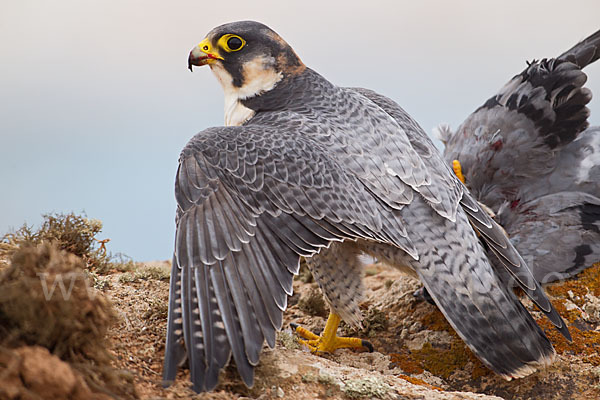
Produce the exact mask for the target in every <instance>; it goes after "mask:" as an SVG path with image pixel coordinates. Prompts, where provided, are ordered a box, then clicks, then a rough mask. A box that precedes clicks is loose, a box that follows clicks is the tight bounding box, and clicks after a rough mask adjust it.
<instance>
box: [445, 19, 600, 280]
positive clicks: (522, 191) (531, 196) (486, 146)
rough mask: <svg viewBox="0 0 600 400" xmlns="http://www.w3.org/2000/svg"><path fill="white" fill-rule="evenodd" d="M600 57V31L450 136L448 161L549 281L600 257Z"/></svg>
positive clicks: (505, 91)
mask: <svg viewBox="0 0 600 400" xmlns="http://www.w3.org/2000/svg"><path fill="white" fill-rule="evenodd" d="M599 58H600V31H598V32H596V33H594V34H593V35H591V36H589V37H588V38H587V39H585V40H583V41H582V42H580V43H578V44H576V45H575V46H574V47H573V48H571V49H569V50H567V51H566V52H564V53H563V54H562V55H560V56H559V57H557V58H555V59H550V60H547V59H544V60H541V61H533V62H531V63H529V65H528V67H527V68H526V69H525V70H524V71H523V72H522V73H520V74H518V75H516V76H515V77H514V78H512V79H511V80H510V81H509V82H508V83H507V84H506V85H505V86H504V87H503V88H502V89H501V90H500V92H499V93H498V94H496V95H495V96H493V97H492V98H490V99H489V100H488V101H487V102H486V103H485V104H483V105H482V106H481V107H480V108H478V109H477V110H476V111H475V112H474V113H473V114H471V115H470V116H469V117H468V118H467V119H466V120H465V122H463V124H462V125H461V126H460V127H459V128H458V129H457V131H456V132H451V131H449V130H447V129H446V130H443V131H442V132H441V133H442V140H443V141H444V142H445V145H446V148H445V149H444V158H445V159H446V162H448V163H451V162H452V160H454V159H457V160H459V161H460V163H461V165H462V167H463V174H464V175H465V179H466V182H467V186H468V187H469V189H470V190H471V192H472V193H473V194H474V195H475V197H476V198H477V200H479V201H480V202H482V203H484V204H485V205H487V206H489V207H490V208H491V209H492V210H493V211H494V212H495V213H496V215H497V220H498V221H499V222H500V223H501V225H502V226H503V227H504V228H505V229H506V231H507V233H508V234H509V236H510V237H511V239H512V240H513V243H514V244H515V246H516V247H517V249H518V250H519V252H520V253H521V254H522V255H523V256H524V257H525V258H526V259H527V261H528V263H529V264H530V266H531V268H532V271H533V274H534V276H535V278H536V279H537V280H538V281H540V282H550V281H553V280H556V279H562V278H567V277H569V276H572V275H574V274H576V273H578V272H580V271H581V270H582V269H583V268H585V267H586V266H589V265H591V264H592V263H593V262H596V261H598V260H600V245H599V244H598V243H600V228H599V226H600V217H599V215H600V208H599V207H598V201H600V129H598V128H588V125H589V124H588V121H587V118H588V116H589V113H590V112H589V109H588V108H587V104H588V103H589V101H590V100H591V97H592V94H591V92H590V91H589V90H588V89H587V88H585V87H584V84H585V82H586V80H587V77H586V75H585V73H584V72H583V71H582V69H583V68H584V67H585V66H587V65H589V64H591V63H593V62H595V61H596V60H598V59H599ZM551 238H553V239H554V240H556V241H555V242H553V243H554V245H551V242H550V239H551Z"/></svg>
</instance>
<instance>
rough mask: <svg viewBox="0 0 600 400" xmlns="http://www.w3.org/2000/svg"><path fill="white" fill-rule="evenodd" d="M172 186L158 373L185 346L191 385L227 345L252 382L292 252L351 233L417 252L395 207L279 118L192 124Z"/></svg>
mask: <svg viewBox="0 0 600 400" xmlns="http://www.w3.org/2000/svg"><path fill="white" fill-rule="evenodd" d="M175 193H176V198H177V203H178V213H177V233H176V242H175V255H174V262H173V273H172V278H171V279H172V280H171V292H170V307H169V317H168V333H167V345H166V355H165V368H164V380H165V381H166V382H169V381H172V380H173V379H174V378H175V374H176V369H177V365H178V364H179V363H180V362H181V361H182V359H183V358H184V356H185V354H186V353H187V357H188V359H189V364H190V372H191V379H192V382H193V383H194V389H195V390H196V391H206V390H211V389H213V388H214V387H215V386H216V384H217V378H218V373H219V370H220V369H221V368H222V367H223V366H224V365H225V364H226V363H227V362H228V360H229V358H230V356H231V355H232V356H233V359H234V360H235V363H236V366H237V368H238V371H239V373H240V375H241V377H242V378H243V380H244V382H245V383H246V384H247V385H248V386H251V385H252V382H253V367H254V366H255V365H256V364H257V363H258V360H259V353H260V351H261V348H262V346H263V343H264V342H265V341H266V342H267V344H268V345H269V346H271V347H273V346H274V344H275V331H276V330H278V329H279V328H280V327H281V324H282V313H283V310H284V309H285V307H286V298H287V296H288V295H291V294H292V277H293V274H295V273H297V271H298V267H299V259H300V256H310V255H312V254H314V253H315V252H317V251H319V249H320V248H322V247H324V246H327V245H328V244H329V243H330V242H331V241H334V240H343V239H357V238H365V239H371V240H376V241H384V242H387V243H392V244H395V245H396V246H398V247H399V248H402V249H404V250H405V251H407V252H408V253H409V254H412V255H413V256H414V257H416V256H417V255H416V251H415V250H414V247H413V245H412V243H411V242H410V240H409V239H408V238H407V237H406V231H405V229H404V227H402V226H401V225H400V222H399V221H401V220H400V219H399V218H397V216H394V213H396V212H397V210H394V209H391V208H389V207H387V206H384V204H385V202H383V201H382V200H380V199H378V198H377V197H376V196H373V194H372V192H371V191H370V190H369V189H368V187H367V186H366V185H365V184H363V182H361V180H360V179H359V178H358V177H357V176H356V175H355V174H352V173H348V172H346V170H345V169H344V168H342V167H340V165H339V163H338V162H337V161H335V160H333V159H332V158H331V157H330V156H329V155H328V150H327V149H325V148H323V147H321V146H320V145H319V144H318V143H316V142H311V141H309V140H308V139H307V140H304V139H303V137H302V135H289V134H288V133H287V132H286V130H285V129H282V128H281V126H280V127H279V128H277V129H276V128H273V127H269V126H260V125H258V126H257V125H246V126H241V127H224V128H211V129H207V130H205V131H203V132H201V133H200V134H198V135H196V136H195V137H194V138H193V139H192V140H191V141H190V142H189V143H188V145H187V146H186V148H185V149H184V150H183V152H182V155H181V158H180V162H179V169H178V172H177V178H176V186H175ZM182 338H183V339H184V340H185V346H186V348H185V349H184V348H183V347H182Z"/></svg>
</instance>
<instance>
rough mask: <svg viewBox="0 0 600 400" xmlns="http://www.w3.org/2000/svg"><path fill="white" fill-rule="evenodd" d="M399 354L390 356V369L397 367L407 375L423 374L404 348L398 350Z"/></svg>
mask: <svg viewBox="0 0 600 400" xmlns="http://www.w3.org/2000/svg"><path fill="white" fill-rule="evenodd" d="M400 351H401V352H400V353H392V354H390V360H391V361H392V367H396V366H397V367H399V368H400V369H401V370H402V371H404V372H406V373H407V374H420V373H422V372H423V368H422V367H421V365H420V363H418V362H417V361H415V360H414V358H412V356H411V354H410V351H408V349H406V348H404V347H403V348H402V349H400Z"/></svg>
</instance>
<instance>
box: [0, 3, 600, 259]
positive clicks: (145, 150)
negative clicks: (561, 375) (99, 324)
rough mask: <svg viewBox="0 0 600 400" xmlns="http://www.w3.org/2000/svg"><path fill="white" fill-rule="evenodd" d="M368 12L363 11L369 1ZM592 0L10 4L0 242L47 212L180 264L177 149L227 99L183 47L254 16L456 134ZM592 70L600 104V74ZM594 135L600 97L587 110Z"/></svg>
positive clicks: (133, 250) (571, 27) (1, 31)
mask: <svg viewBox="0 0 600 400" xmlns="http://www.w3.org/2000/svg"><path fill="white" fill-rule="evenodd" d="M359 4H360V5H359ZM599 15H600V2H599V1H597V0H589V1H577V0H576V1H572V2H569V3H568V5H567V2H565V1H564V0H562V1H554V0H545V1H519V0H508V1H502V2H491V1H475V0H454V1H432V0H425V1H414V0H412V1H378V0H370V1H361V2H352V1H348V0H346V1H322V0H321V1H312V0H308V1H298V2H293V1H281V0H278V1H266V0H264V1H228V2H222V1H191V0H188V1H173V2H166V1H158V0H143V1H142V0H127V1H117V0H54V1H47V0H37V1H31V0H2V1H1V2H0V61H1V62H0V235H1V234H4V233H6V232H9V231H11V230H14V229H17V228H19V227H20V226H22V225H23V224H24V223H27V224H29V225H34V226H37V225H39V224H40V223H41V221H42V217H41V215H42V214H44V213H68V212H76V213H85V214H86V215H87V216H88V217H89V218H96V219H100V220H102V221H103V223H104V228H103V231H102V232H101V233H100V234H99V235H98V237H99V238H100V239H104V238H109V239H111V241H110V243H108V246H107V248H108V250H109V251H110V252H112V253H122V254H125V255H127V256H129V257H132V258H133V259H135V260H138V261H149V260H164V259H169V258H170V257H171V254H172V251H173V249H172V248H173V242H174V234H175V222H174V216H175V200H174V195H173V189H174V177H175V172H176V170H177V160H178V157H179V152H180V151H181V149H182V148H183V146H184V145H185V144H186V142H187V141H188V140H189V139H190V138H191V137H192V136H193V135H194V134H196V133H197V132H199V131H201V130H203V129H205V128H207V127H211V126H219V125H223V93H222V90H221V87H220V86H219V84H218V83H217V81H216V79H214V77H213V76H212V74H211V72H210V70H209V69H208V68H197V69H195V70H194V73H190V71H188V69H187V57H188V54H189V51H190V50H191V49H192V47H194V46H195V45H196V44H198V43H199V42H200V41H201V40H202V39H203V38H204V36H205V34H206V33H207V32H208V31H210V30H211V29H212V28H213V27H215V26H217V25H220V24H223V23H226V22H231V21H236V20H248V19H251V20H257V21H260V22H263V23H265V24H267V25H269V26H270V27H271V28H273V29H274V30H275V31H277V32H278V33H279V34H280V35H281V36H282V37H283V38H284V39H285V40H286V41H287V42H288V43H289V44H290V45H291V46H292V47H293V48H294V49H295V50H296V52H297V53H298V55H299V56H300V57H301V59H302V60H303V62H304V63H305V64H306V65H308V66H309V67H311V68H312V69H314V70H316V71H317V72H319V73H321V74H322V75H324V76H325V77H326V78H328V79H329V80H330V81H332V82H333V83H335V84H337V85H340V86H360V87H366V88H370V89H374V90H376V91H378V92H380V93H382V94H385V95H387V96H389V97H391V98H392V99H394V100H395V101H397V102H398V103H399V104H400V105H401V106H402V107H403V108H404V109H406V110H407V111H408V112H409V113H410V114H411V115H412V116H413V117H414V118H415V119H416V120H417V121H419V123H420V124H421V125H422V126H423V128H424V129H425V130H426V131H427V132H431V131H432V128H434V127H435V126H437V125H438V124H440V123H442V122H445V123H449V124H450V126H451V127H453V128H456V127H457V126H458V125H459V124H460V123H461V122H462V121H463V120H464V119H465V118H466V117H467V116H468V115H469V114H470V113H471V112H472V111H474V110H475V109H476V108H477V107H478V106H479V105H481V104H482V103H483V102H484V101H485V100H487V99H488V98H489V97H491V96H492V95H493V94H494V93H495V92H496V91H497V90H498V89H499V88H500V87H501V86H502V85H503V84H504V83H505V82H506V81H508V80H509V79H510V78H511V77H512V76H514V75H515V74H517V73H519V72H521V71H522V70H523V68H524V67H525V61H526V60H531V59H533V58H536V59H539V58H544V57H554V56H557V55H559V54H561V53H562V52H563V51H564V50H566V49H568V48H570V47H571V46H572V45H574V44H575V43H576V42H577V41H579V40H581V39H583V38H585V37H586V36H588V35H589V34H591V33H593V32H595V31H596V30H598V29H600V22H598V21H599V20H598V16H599ZM597 64H598V65H592V66H590V67H588V68H586V70H585V71H586V72H587V74H588V76H589V80H588V84H587V87H589V88H590V89H591V90H592V91H593V92H594V93H596V94H598V97H600V63H597ZM590 109H591V110H592V116H591V119H590V120H591V122H592V124H595V125H598V124H600V101H599V100H598V99H595V100H593V101H592V103H591V105H590Z"/></svg>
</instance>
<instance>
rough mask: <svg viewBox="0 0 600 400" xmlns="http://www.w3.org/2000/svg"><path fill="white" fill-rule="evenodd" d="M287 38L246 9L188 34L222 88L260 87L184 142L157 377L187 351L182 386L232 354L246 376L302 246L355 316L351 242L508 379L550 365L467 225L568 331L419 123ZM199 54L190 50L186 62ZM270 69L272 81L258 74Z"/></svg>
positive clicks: (205, 382) (356, 277) (278, 311)
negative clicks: (322, 70) (229, 50)
mask: <svg viewBox="0 0 600 400" xmlns="http://www.w3.org/2000/svg"><path fill="white" fill-rule="evenodd" d="M229 34H235V35H239V36H240V37H243V38H244V39H245V40H246V42H247V43H248V49H249V51H256V50H252V49H255V48H254V47H251V46H253V44H254V43H255V42H254V41H260V43H261V44H260V46H259V48H260V49H261V51H260V52H259V53H260V54H258V55H256V57H257V58H254V59H252V60H254V61H253V62H251V63H250V64H248V62H249V61H248V58H247V57H246V58H242V57H241V56H240V57H239V58H230V59H228V56H229V54H226V53H225V52H220V53H216V50H213V49H214V48H216V47H217V46H218V43H220V42H219V40H220V38H223V37H225V38H227V37H230V36H227V35H229ZM222 35H226V36H222ZM223 40H225V39H223ZM271 41H272V43H271ZM265 43H266V44H265ZM284 44H285V42H283V40H282V39H281V38H279V37H278V36H277V35H276V34H275V33H274V32H273V31H271V30H270V29H269V28H267V27H265V26H264V25H262V24H258V23H254V22H241V23H233V24H228V25H224V26H221V27H218V28H215V30H213V31H212V32H211V33H209V35H208V39H207V40H205V41H203V42H202V43H201V45H203V46H202V47H203V48H204V50H200V51H202V52H205V53H210V54H211V55H212V57H213V58H211V60H215V59H217V56H222V59H223V61H211V63H213V64H211V67H212V68H213V71H214V70H215V69H216V70H217V71H216V73H221V74H222V73H223V70H225V71H229V70H233V71H237V72H236V74H237V75H236V76H238V77H239V79H238V81H239V85H240V86H236V84H235V81H234V80H232V82H233V83H232V86H231V87H229V86H227V87H228V88H229V89H230V90H234V89H235V88H240V89H239V90H240V91H243V90H244V88H245V87H246V86H244V84H245V83H244V82H246V83H248V82H247V81H248V77H249V76H258V75H257V74H256V73H254V74H253V73H250V72H249V71H248V70H247V68H250V66H254V65H257V64H258V65H259V66H260V73H261V74H263V75H260V76H262V77H263V78H260V79H263V80H264V81H265V82H267V83H268V89H264V90H261V91H258V92H257V93H255V94H254V95H252V96H247V95H244V96H243V97H241V96H240V97H239V98H238V99H237V102H238V104H237V105H235V107H245V108H246V109H247V110H250V111H251V112H248V111H244V112H245V113H246V114H244V115H252V116H251V118H249V119H248V120H247V121H246V122H244V123H243V124H242V125H241V126H228V127H220V128H209V129H206V130H204V131H202V132H200V133H199V134H197V135H196V136H194V137H193V138H192V139H191V140H190V142H189V143H188V144H187V145H186V147H185V148H184V150H183V151H182V153H181V157H180V161H179V169H178V172H177V177H176V185H175V193H176V198H177V203H178V209H177V233H176V240H175V256H174V263H173V275H172V279H173V281H172V283H171V292H170V309H169V320H168V333H167V345H166V354H165V370H164V379H165V381H167V382H169V381H172V380H173V379H174V377H175V373H176V368H177V365H178V362H180V361H181V358H182V354H184V353H186V354H187V356H188V358H189V364H190V370H191V379H192V382H193V383H194V389H195V390H196V391H205V390H211V389H213V388H214V387H215V385H216V384H217V378H218V372H219V370H220V369H221V368H222V367H223V366H224V365H225V364H226V363H227V361H228V358H229V356H230V354H231V355H232V356H233V359H234V360H235V363H236V366H237V368H238V371H239V373H240V375H241V377H242V379H243V380H244V382H245V383H246V384H247V385H248V386H251V385H252V384H253V367H254V366H255V365H256V363H258V360H259V353H260V350H261V348H262V346H263V343H264V342H265V341H266V342H267V344H268V345H269V346H271V347H272V346H273V345H274V334H275V331H276V330H277V329H279V328H280V327H281V321H282V312H283V310H284V309H285V307H286V296H287V295H290V294H291V293H292V276H293V274H295V273H297V272H298V268H299V260H300V257H301V256H304V257H309V265H310V266H311V268H313V271H314V272H315V278H316V280H317V282H318V283H319V285H320V286H321V288H322V289H323V291H324V293H325V295H326V298H327V300H328V302H329V303H330V306H331V308H332V311H334V312H336V313H338V314H340V315H341V316H342V317H343V318H344V319H345V320H347V322H350V323H357V322H358V321H360V318H361V316H360V314H359V313H360V312H359V311H358V307H356V305H357V302H358V300H359V299H360V296H361V294H362V293H361V288H362V286H361V285H360V279H361V276H360V269H359V268H357V265H358V263H359V259H358V254H359V253H360V252H366V253H371V254H374V255H376V256H378V257H382V258H385V259H386V260H387V261H388V262H390V264H392V265H395V266H397V267H399V268H409V269H412V270H413V271H414V273H415V274H417V275H418V276H419V277H420V278H421V279H422V280H423V282H424V283H425V285H426V286H427V287H428V289H429V290H430V292H431V294H432V296H433V298H434V299H435V301H436V302H437V304H438V306H439V307H440V309H441V310H442V312H443V313H444V315H445V316H446V317H447V318H448V320H449V321H450V323H451V324H452V326H453V327H454V328H455V329H456V331H457V332H458V334H459V335H460V336H461V337H462V338H463V339H464V340H465V342H466V343H467V345H469V347H470V348H471V349H472V350H473V351H474V352H475V354H477V356H478V357H480V358H481V359H482V361H483V362H484V363H485V364H486V365H487V366H488V367H490V368H491V369H493V370H494V371H496V372H497V373H499V374H501V375H502V376H504V377H505V378H508V379H510V378H512V377H521V376H525V375H527V374H529V373H531V372H532V371H533V370H534V368H535V367H537V366H539V365H546V364H548V363H549V362H550V361H551V360H552V358H553V356H554V349H553V348H552V345H551V343H550V342H549V341H548V339H547V338H546V336H545V335H544V333H543V332H542V331H541V329H540V328H539V327H538V326H537V325H536V323H535V321H534V320H533V318H532V317H531V315H529V313H528V312H527V311H526V310H525V309H524V308H523V306H522V305H521V304H520V303H519V301H518V300H517V299H516V297H515V296H514V294H513V293H512V291H511V290H510V289H509V288H508V287H507V286H506V285H505V284H504V283H503V282H502V281H501V280H500V279H499V278H498V271H497V270H495V267H494V266H493V265H492V264H491V263H490V260H489V259H488V257H487V255H486V253H485V251H484V249H483V247H482V246H481V245H480V243H479V241H478V239H477V236H476V235H475V231H474V230H473V228H472V225H471V224H473V226H475V229H476V230H477V231H479V232H480V233H481V234H482V235H483V237H484V239H485V240H486V242H487V243H488V246H489V247H490V248H492V249H493V251H494V252H495V253H496V254H497V255H498V257H499V258H500V259H501V260H502V263H503V264H504V265H505V266H506V269H507V271H508V272H509V273H510V274H511V275H512V276H513V277H514V278H515V280H516V281H517V282H519V283H520V284H521V286H522V287H523V288H524V290H525V291H526V293H527V294H528V295H529V296H530V297H531V298H532V299H533V300H534V302H536V304H538V305H539V307H540V309H541V310H542V311H543V312H544V313H545V314H546V315H547V316H548V317H549V318H550V320H551V321H552V322H553V323H554V324H555V326H556V327H557V329H559V330H560V331H561V333H563V334H564V335H565V336H566V337H569V333H568V330H567V328H566V326H565V325H564V322H563V321H562V319H561V318H560V316H559V315H558V314H557V313H556V311H555V310H554V309H553V308H552V305H551V304H550V303H549V301H548V299H547V298H546V296H545V294H544V292H543V291H542V290H541V289H540V287H539V286H538V285H537V283H536V282H535V280H534V279H533V277H532V275H531V273H530V272H529V269H528V268H527V265H526V264H525V263H524V262H523V260H522V259H521V257H520V256H519V254H518V253H517V252H516V250H515V249H514V248H513V247H512V245H511V244H510V242H509V241H508V239H507V238H506V236H505V235H504V233H503V232H502V230H501V229H500V228H499V227H498V225H497V224H495V223H494V222H493V221H492V220H491V219H490V218H489V217H488V215H487V214H486V213H485V212H483V211H482V210H481V208H480V207H479V205H478V204H477V202H476V201H474V200H473V199H472V198H471V195H470V194H469V193H468V191H466V189H465V188H464V186H463V185H462V184H461V183H460V182H459V181H458V180H457V179H456V177H455V176H454V175H453V173H452V171H451V170H450V169H449V168H448V167H447V166H446V165H445V163H444V161H443V159H442V157H441V155H440V154H439V153H438V152H437V150H436V149H435V147H434V145H433V143H432V142H431V140H430V139H429V138H428V137H427V135H426V134H425V133H424V132H423V130H422V129H421V128H420V127H419V126H418V124H417V123H416V122H415V121H413V120H412V119H411V118H410V117H409V116H408V114H406V113H405V112H404V111H403V110H402V109H401V108H400V107H399V106H398V105H397V104H396V103H394V102H393V101H391V100H390V99H387V98H385V97H383V96H380V95H378V94H377V93H375V92H372V91H368V90H365V89H349V88H340V87H337V86H335V85H333V84H331V83H330V82H328V81H327V80H326V79H325V78H323V77H322V76H320V75H319V74H317V73H316V72H314V71H312V70H311V69H309V68H306V67H304V66H303V64H301V62H300V61H299V59H296V58H295V57H297V56H295V53H294V52H293V51H292V50H291V48H289V46H288V47H286V46H287V44H285V45H284ZM281 48H285V49H286V50H285V51H284V52H282V51H281V50H280V49H281ZM213 51H214V52H215V53H214V54H213V53H211V52H213ZM235 51H237V50H235ZM242 51H243V50H242ZM240 52H241V51H240ZM249 54H254V53H249ZM236 57H237V56H236ZM242 59H243V60H244V61H243V62H242V61H240V62H242V65H237V64H235V63H236V62H238V61H236V60H242ZM207 60H208V56H206V57H205V56H202V55H201V54H200V53H199V52H198V51H197V50H196V49H195V50H194V51H192V54H191V55H190V64H191V65H205V64H207V63H208V61H207ZM228 60H230V61H228ZM231 60H232V61H231ZM228 63H234V65H229V64H228ZM261 63H262V64H261ZM219 68H220V69H219ZM269 69H270V70H269ZM264 70H267V71H266V72H265V71H264ZM240 71H241V72H240ZM254 72H255V71H254ZM230 75H231V74H230ZM220 76H221V77H222V76H226V75H220ZM265 76H266V78H265ZM273 76H280V77H281V79H280V80H279V81H277V83H276V84H275V85H274V87H271V84H270V82H271V77H273ZM267 78H268V79H267ZM257 79H258V78H257ZM226 84H228V83H227V82H226V83H225V84H224V86H225V85H226ZM232 88H233V89H232ZM469 221H470V222H469ZM310 257H314V258H313V259H310ZM340 260H343V262H344V263H345V264H346V265H339V264H337V262H339V261H340ZM339 275H342V276H343V278H338V276H339ZM180 304H181V307H180ZM182 339H183V341H184V342H185V346H186V348H185V350H183V348H182V346H183V341H182Z"/></svg>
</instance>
